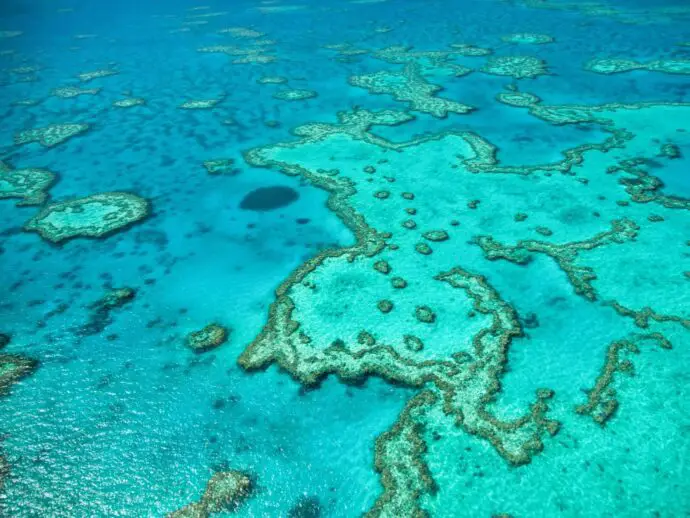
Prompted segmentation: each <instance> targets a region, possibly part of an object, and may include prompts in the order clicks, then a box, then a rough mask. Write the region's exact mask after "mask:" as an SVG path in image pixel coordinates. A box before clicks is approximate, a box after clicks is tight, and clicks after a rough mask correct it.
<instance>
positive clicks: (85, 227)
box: [24, 192, 149, 243]
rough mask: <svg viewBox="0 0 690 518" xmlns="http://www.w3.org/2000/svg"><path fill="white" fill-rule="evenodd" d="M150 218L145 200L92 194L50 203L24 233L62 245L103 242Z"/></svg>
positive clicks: (27, 226) (129, 195) (28, 225)
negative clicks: (80, 239) (71, 241)
mask: <svg viewBox="0 0 690 518" xmlns="http://www.w3.org/2000/svg"><path fill="white" fill-rule="evenodd" d="M148 215H149V203H148V201H146V200H145V199H144V198H140V197H139V196H136V195H134V194H130V193H126V192H106V193H100V194H92V195H91V196H86V197H85V198H77V199H75V200H70V201H64V202H58V203H52V204H50V205H48V206H47V207H45V208H43V209H42V210H41V211H40V212H39V213H38V214H36V215H35V216H34V217H33V218H31V219H30V220H29V221H28V222H27V223H26V225H25V226H24V230H26V231H33V232H38V233H39V234H40V235H41V237H42V238H44V239H46V240H48V241H50V242H52V243H61V242H63V241H66V240H69V239H73V238H76V237H89V238H103V237H106V236H109V235H111V234H113V233H115V232H118V231H121V230H124V229H125V228H127V227H129V226H130V225H132V224H134V223H137V222H139V221H142V220H143V219H145V218H146V217H148Z"/></svg>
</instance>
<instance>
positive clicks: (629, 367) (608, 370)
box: [575, 333, 671, 426]
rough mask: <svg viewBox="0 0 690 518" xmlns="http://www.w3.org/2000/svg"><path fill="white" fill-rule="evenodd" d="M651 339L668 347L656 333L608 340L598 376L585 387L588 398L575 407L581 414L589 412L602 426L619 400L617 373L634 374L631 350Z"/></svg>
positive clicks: (636, 352)
mask: <svg viewBox="0 0 690 518" xmlns="http://www.w3.org/2000/svg"><path fill="white" fill-rule="evenodd" d="M644 341H653V342H655V343H656V344H657V345H659V347H661V348H662V349H670V348H671V344H670V343H669V342H668V340H667V339H666V338H665V337H664V336H663V335H660V334H658V333H650V334H646V335H637V336H633V337H631V338H629V339H624V340H617V341H615V342H613V343H611V344H610V345H609V347H608V350H607V352H606V361H605V363H604V366H603V368H602V370H601V373H600V374H599V376H598V377H597V380H596V383H595V384H594V387H593V388H592V389H590V390H588V391H587V402H586V403H583V404H581V405H578V406H576V407H575V411H576V412H577V413H578V414H581V415H589V416H591V417H592V419H593V420H594V422H596V423H597V424H599V425H601V426H604V425H605V424H606V423H607V421H608V420H609V419H611V417H613V415H614V414H615V413H616V410H618V407H619V402H618V399H617V398H616V396H617V394H616V390H615V388H614V387H613V384H614V382H615V379H616V376H617V374H618V373H621V374H628V375H631V376H632V375H634V366H633V363H632V361H631V360H630V356H631V355H632V354H639V352H640V349H639V344H640V342H644Z"/></svg>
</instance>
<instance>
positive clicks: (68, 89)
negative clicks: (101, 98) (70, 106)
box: [50, 86, 101, 99]
mask: <svg viewBox="0 0 690 518" xmlns="http://www.w3.org/2000/svg"><path fill="white" fill-rule="evenodd" d="M100 91H101V89H100V88H79V87H76V86H62V87H60V88H55V89H53V90H52V91H51V92H50V95H53V96H55V97H60V98H61V99H72V98H73V97H79V96H80V95H98V93H99V92H100Z"/></svg>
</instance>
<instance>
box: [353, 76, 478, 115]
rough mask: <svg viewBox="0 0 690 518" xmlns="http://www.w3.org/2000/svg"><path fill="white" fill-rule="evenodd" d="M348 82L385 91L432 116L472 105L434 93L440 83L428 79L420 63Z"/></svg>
mask: <svg viewBox="0 0 690 518" xmlns="http://www.w3.org/2000/svg"><path fill="white" fill-rule="evenodd" d="M350 84H351V85H353V86H358V87H360V88H364V89H366V90H368V91H369V92H370V93H372V94H388V95H391V96H393V98H394V99H395V100H396V101H400V102H405V103H408V105H409V107H410V109H411V110H414V111H420V112H424V113H428V114H430V115H433V116H434V117H438V118H443V117H447V116H448V113H458V114H465V113H469V112H470V111H472V110H473V108H472V107H471V106H468V105H466V104H462V103H459V102H456V101H450V100H447V99H442V98H439V97H436V94H437V93H438V92H440V91H441V90H442V87H440V86H438V85H434V84H431V83H428V82H427V81H426V79H424V77H423V76H422V74H421V71H420V66H419V65H417V64H415V63H408V64H407V65H405V68H404V69H403V70H402V71H399V72H395V71H389V70H385V71H381V72H376V73H374V74H364V75H358V76H352V77H350Z"/></svg>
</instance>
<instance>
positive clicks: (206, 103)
mask: <svg viewBox="0 0 690 518" xmlns="http://www.w3.org/2000/svg"><path fill="white" fill-rule="evenodd" d="M220 101H222V99H196V100H192V101H185V102H183V103H182V104H180V106H179V107H180V108H181V109H183V110H210V109H212V108H214V107H215V106H216V105H217V104H218V103H219V102H220Z"/></svg>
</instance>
